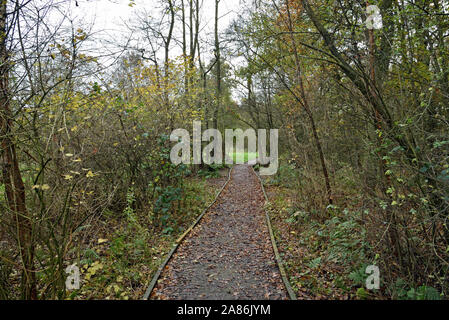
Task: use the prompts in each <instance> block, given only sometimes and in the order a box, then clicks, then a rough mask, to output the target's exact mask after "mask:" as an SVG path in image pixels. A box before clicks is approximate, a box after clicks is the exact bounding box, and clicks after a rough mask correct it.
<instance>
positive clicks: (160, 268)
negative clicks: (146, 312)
mask: <svg viewBox="0 0 449 320" xmlns="http://www.w3.org/2000/svg"><path fill="white" fill-rule="evenodd" d="M233 168H234V166H232V167H231V168H230V169H229V172H228V179H227V180H226V182H225V183H224V184H223V186H222V187H221V189H220V191H219V192H218V193H217V195H216V196H215V198H214V200H213V201H212V202H211V203H210V204H209V205H208V206H207V207H206V208H205V209H204V210H203V212H201V214H200V215H199V216H198V218H196V220H195V221H194V222H193V223H192V225H191V226H190V227H189V228H187V230H186V231H184V233H183V234H182V235H181V236H180V237H179V238H178V239H177V240H176V241H175V245H174V246H173V248H172V249H171V250H170V252H169V253H168V255H167V258H165V260H164V262H162V264H161V265H160V267H159V269H158V270H157V271H156V273H155V274H154V276H153V278H152V279H151V282H150V284H149V285H148V288H147V290H146V291H145V294H144V295H143V297H142V300H148V298H149V297H150V295H151V292H152V291H153V289H154V287H155V286H156V283H157V280H158V279H159V277H160V276H161V273H162V271H163V269H164V268H165V266H166V265H167V263H168V261H170V259H171V257H172V256H173V254H174V253H175V252H176V249H178V247H179V245H180V244H181V241H182V240H183V239H184V238H185V237H186V236H187V234H189V232H190V231H192V229H193V228H194V227H195V226H196V225H197V224H198V222H200V220H201V219H202V218H203V216H204V214H205V213H206V212H207V211H208V210H209V209H210V207H212V206H213V205H214V203H215V202H216V201H217V199H218V197H219V196H220V194H221V192H222V191H223V190H224V188H225V187H226V185H227V184H228V182H229V181H230V180H231V173H232V169H233ZM264 192H265V191H264Z"/></svg>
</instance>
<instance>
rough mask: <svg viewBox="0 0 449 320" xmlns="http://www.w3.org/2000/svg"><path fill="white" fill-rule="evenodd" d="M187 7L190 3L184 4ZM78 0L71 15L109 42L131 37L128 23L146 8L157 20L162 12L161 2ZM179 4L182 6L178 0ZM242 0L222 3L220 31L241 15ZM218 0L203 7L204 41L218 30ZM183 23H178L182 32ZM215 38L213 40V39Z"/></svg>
mask: <svg viewBox="0 0 449 320" xmlns="http://www.w3.org/2000/svg"><path fill="white" fill-rule="evenodd" d="M184 2H185V3H186V4H187V3H188V0H185V1H184ZM77 3H78V6H76V5H75V0H71V1H70V4H69V5H70V7H69V8H67V10H68V11H70V12H71V16H72V17H73V18H75V20H78V19H81V20H83V21H84V22H85V23H88V24H92V26H93V29H92V31H93V32H100V33H98V34H97V38H98V36H99V38H100V39H101V38H104V39H105V40H108V41H109V40H115V41H120V40H123V39H125V38H126V37H127V35H129V30H128V29H127V28H126V26H125V23H127V24H129V23H132V20H133V18H134V17H135V16H136V12H137V11H139V10H142V9H145V10H146V11H147V12H148V13H150V14H152V13H153V12H154V17H157V16H158V15H159V14H160V13H159V11H160V9H158V8H160V1H159V0H134V3H135V5H134V6H132V7H131V6H129V3H130V0H77ZM176 3H180V0H177V1H176ZM243 3H244V1H242V0H221V1H220V3H219V16H220V19H219V29H220V31H224V30H225V29H226V28H227V27H228V26H229V24H230V22H231V21H232V20H233V19H235V18H236V17H237V15H238V12H239V9H240V8H241V7H242V6H243ZM214 17H215V0H203V6H202V8H201V12H200V19H201V22H200V23H201V24H200V29H201V32H200V37H201V38H202V40H203V41H204V40H206V38H208V39H213V36H212V32H213V28H214ZM179 28H181V27H180V24H179V22H178V30H179ZM211 36H212V38H211Z"/></svg>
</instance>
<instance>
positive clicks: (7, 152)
mask: <svg viewBox="0 0 449 320" xmlns="http://www.w3.org/2000/svg"><path fill="white" fill-rule="evenodd" d="M6 10H7V1H2V2H1V3H0V135H1V137H0V139H1V148H2V158H3V159H2V160H3V170H2V171H3V172H2V174H3V182H4V184H5V193H6V198H7V202H8V206H9V209H10V210H11V212H12V213H13V214H14V219H15V222H16V225H17V241H18V246H19V250H20V257H21V260H22V268H23V270H22V298H23V299H37V292H36V278H35V273H34V244H33V230H32V223H31V218H30V216H29V214H28V212H27V208H26V198H25V186H24V184H23V180H22V175H21V173H20V169H19V160H18V158H17V153H16V147H15V145H14V141H13V140H12V134H13V133H12V126H13V121H12V114H11V108H10V104H9V102H10V97H9V56H8V51H7V47H6V35H7V30H6V15H7V11H6Z"/></svg>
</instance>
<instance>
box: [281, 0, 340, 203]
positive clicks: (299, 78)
mask: <svg viewBox="0 0 449 320" xmlns="http://www.w3.org/2000/svg"><path fill="white" fill-rule="evenodd" d="M285 3H286V8H287V19H288V30H289V33H290V38H291V41H292V45H293V54H294V56H295V64H296V78H297V81H298V84H299V94H300V96H301V101H302V103H301V102H300V103H301V104H302V106H303V107H304V110H305V111H306V114H307V116H308V118H309V121H310V124H311V126H312V134H313V138H314V140H315V145H316V147H317V150H318V154H319V156H320V163H321V170H322V172H323V177H324V181H325V185H326V193H327V200H328V202H329V204H332V202H333V199H332V189H331V184H330V181H329V173H328V170H327V166H326V161H325V158H324V153H323V148H322V146H321V141H320V138H319V136H318V132H317V129H316V125H315V119H314V118H313V114H312V110H311V109H310V105H309V101H308V98H307V96H306V93H305V90H304V81H303V77H302V72H301V65H300V61H299V56H298V51H297V46H296V41H295V38H294V36H293V26H292V20H291V15H290V6H289V1H288V0H286V1H285Z"/></svg>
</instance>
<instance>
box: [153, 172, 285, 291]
mask: <svg viewBox="0 0 449 320" xmlns="http://www.w3.org/2000/svg"><path fill="white" fill-rule="evenodd" d="M263 205H264V195H263V192H262V188H261V186H260V182H259V180H258V178H257V177H256V176H255V174H254V173H253V172H252V169H251V168H250V167H249V166H247V165H236V166H235V167H234V168H233V169H232V174H231V180H230V181H229V183H228V184H227V185H226V187H225V189H224V190H223V192H222V193H221V194H220V196H219V198H218V199H217V201H216V203H215V204H214V205H213V206H212V207H211V208H210V209H209V211H208V212H206V214H205V215H204V217H203V219H202V220H201V222H200V223H199V224H198V225H197V226H196V227H195V228H194V229H193V230H192V232H191V233H190V234H189V235H188V236H187V237H186V238H185V239H184V241H183V242H182V244H181V245H180V246H179V248H178V250H177V251H176V252H175V254H174V255H173V257H172V259H171V260H170V261H169V262H168V264H167V266H166V267H165V268H164V270H163V272H162V274H161V277H160V280H159V281H158V284H157V285H156V287H155V288H154V290H153V292H152V294H151V296H150V298H151V299H192V300H195V299H220V300H221V299H287V297H288V296H287V293H286V290H285V287H284V284H283V282H282V278H281V275H280V272H279V269H278V266H277V264H276V260H275V256H274V252H273V248H272V246H271V242H270V235H269V231H268V227H267V224H266V221H265V213H264V209H263Z"/></svg>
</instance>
